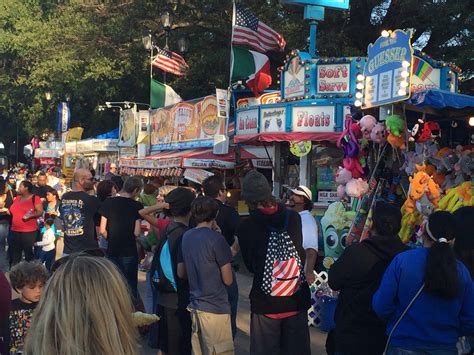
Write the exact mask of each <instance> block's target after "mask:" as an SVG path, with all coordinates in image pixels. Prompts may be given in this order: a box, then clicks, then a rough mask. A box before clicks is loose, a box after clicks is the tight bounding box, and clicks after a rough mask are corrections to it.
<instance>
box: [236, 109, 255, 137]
mask: <svg viewBox="0 0 474 355" xmlns="http://www.w3.org/2000/svg"><path fill="white" fill-rule="evenodd" d="M254 133H258V109H253V110H245V111H240V112H237V135H243V134H254Z"/></svg>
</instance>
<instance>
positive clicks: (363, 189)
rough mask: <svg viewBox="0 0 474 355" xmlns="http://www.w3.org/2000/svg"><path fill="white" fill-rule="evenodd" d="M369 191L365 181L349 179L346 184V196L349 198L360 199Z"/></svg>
mask: <svg viewBox="0 0 474 355" xmlns="http://www.w3.org/2000/svg"><path fill="white" fill-rule="evenodd" d="M367 191H369V184H367V181H365V180H363V179H361V178H358V179H351V180H350V181H349V182H348V183H347V184H346V194H347V196H350V197H361V196H362V195H364V194H366V193H367Z"/></svg>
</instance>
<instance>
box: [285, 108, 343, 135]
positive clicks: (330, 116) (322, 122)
mask: <svg viewBox="0 0 474 355" xmlns="http://www.w3.org/2000/svg"><path fill="white" fill-rule="evenodd" d="M335 124H336V122H335V117H334V106H302V107H299V106H295V107H293V113H292V128H293V132H334V127H335Z"/></svg>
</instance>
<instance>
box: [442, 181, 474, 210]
mask: <svg viewBox="0 0 474 355" xmlns="http://www.w3.org/2000/svg"><path fill="white" fill-rule="evenodd" d="M473 202H474V200H473V194H472V185H471V182H470V181H465V182H463V183H462V184H461V185H459V186H456V187H453V188H451V189H449V190H447V191H446V195H445V196H444V197H443V198H442V199H441V200H440V201H439V209H440V210H442V211H448V212H451V213H452V212H454V211H456V210H457V209H459V208H461V207H464V206H472V205H473Z"/></svg>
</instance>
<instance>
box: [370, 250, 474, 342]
mask: <svg viewBox="0 0 474 355" xmlns="http://www.w3.org/2000/svg"><path fill="white" fill-rule="evenodd" d="M427 255H428V249H426V248H418V249H414V250H410V251H406V252H404V253H401V254H398V255H397V256H396V257H395V258H394V259H393V261H392V263H391V264H390V266H389V267H388V269H387V270H386V271H385V275H384V277H383V279H382V283H381V284H380V287H379V289H378V291H377V292H376V293H375V295H374V297H373V300H372V305H373V307H374V311H375V313H377V314H378V316H379V317H380V318H382V319H384V320H386V321H388V328H387V333H389V332H390V331H391V329H392V328H393V326H394V324H395V322H396V321H397V320H398V318H400V315H401V314H402V313H403V311H404V310H405V308H406V307H407V305H408V304H409V303H410V301H411V300H412V299H413V297H414V295H415V294H416V293H417V291H418V290H419V289H420V287H421V284H422V283H423V277H424V273H425V267H426V257H427ZM457 266H458V275H459V294H458V295H457V296H456V297H455V298H452V299H443V298H440V297H437V296H435V295H432V294H430V293H428V292H426V291H424V290H423V291H422V292H421V294H420V295H419V296H418V298H417V299H416V300H415V302H414V303H413V304H412V306H411V307H410V309H409V310H408V312H407V313H406V314H405V316H404V317H403V319H402V320H401V321H400V323H399V324H398V326H397V328H396V329H395V331H394V332H393V335H392V339H391V341H390V346H393V347H400V348H403V349H408V350H431V349H447V350H455V349H456V342H457V340H458V337H459V336H462V335H472V334H474V288H473V283H472V280H471V275H470V274H469V271H467V269H466V267H465V266H464V265H463V264H462V263H461V262H460V261H457Z"/></svg>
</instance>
